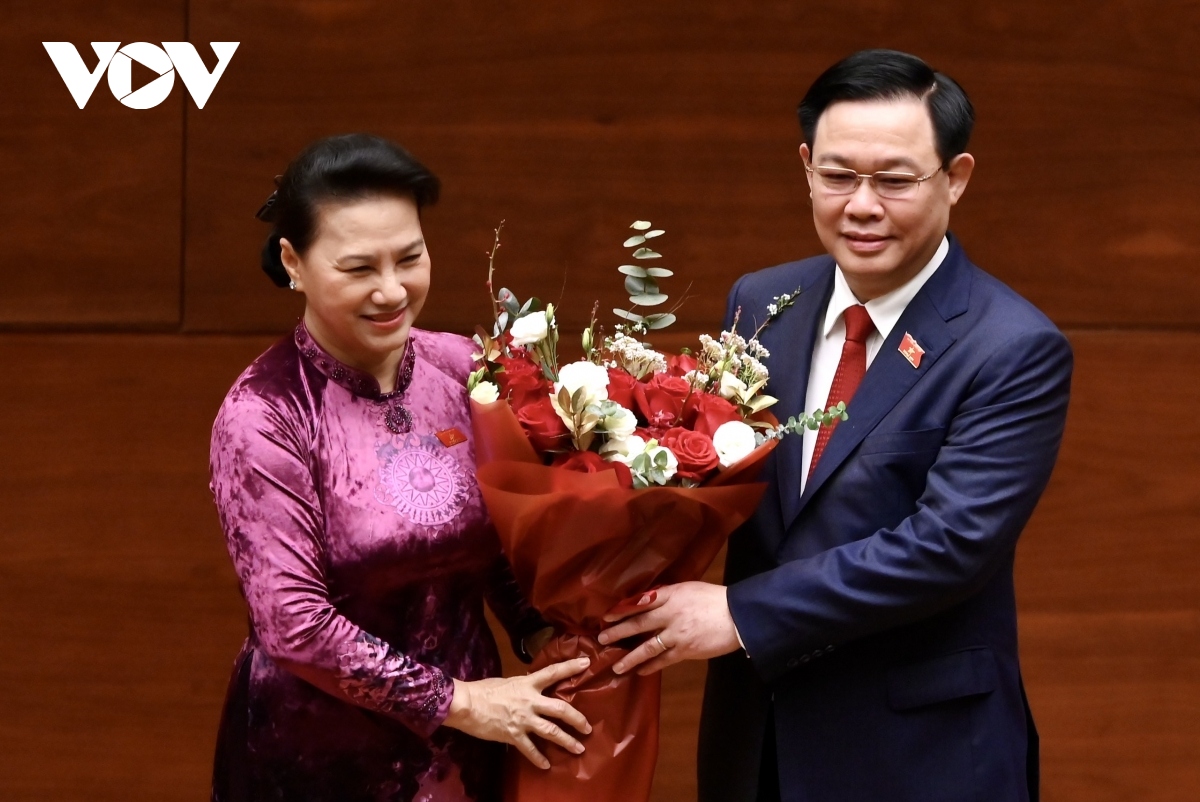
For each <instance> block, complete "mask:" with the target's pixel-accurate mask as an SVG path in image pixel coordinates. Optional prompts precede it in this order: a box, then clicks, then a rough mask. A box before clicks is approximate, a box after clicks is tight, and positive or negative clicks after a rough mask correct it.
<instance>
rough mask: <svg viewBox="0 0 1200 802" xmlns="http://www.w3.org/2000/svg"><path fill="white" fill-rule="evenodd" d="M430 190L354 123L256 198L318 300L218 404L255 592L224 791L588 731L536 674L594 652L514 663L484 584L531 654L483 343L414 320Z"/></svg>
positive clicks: (273, 267)
mask: <svg viewBox="0 0 1200 802" xmlns="http://www.w3.org/2000/svg"><path fill="white" fill-rule="evenodd" d="M437 191H438V182H437V179H436V178H435V177H434V176H433V175H432V174H431V173H429V171H428V170H426V169H425V168H424V167H423V166H421V165H420V164H419V163H418V162H416V161H415V160H414V159H413V158H412V157H411V156H410V155H409V154H408V153H406V152H405V151H404V150H402V149H401V148H399V147H397V146H396V145H394V144H392V143H390V142H387V141H386V140H382V139H378V138H376V137H370V136H366V135H360V134H356V135H349V136H342V137H333V138H330V139H326V140H321V141H319V142H317V143H314V144H313V145H312V146H310V147H309V148H308V149H307V150H306V151H305V152H304V153H302V154H301V155H300V156H299V157H298V158H297V159H296V160H295V161H294V162H293V163H292V164H291V165H290V166H289V167H288V170H287V172H286V173H285V174H284V175H283V176H282V179H281V181H280V184H279V189H278V191H277V192H276V193H275V195H273V196H272V198H271V200H269V201H268V203H267V205H266V206H265V207H264V208H263V210H262V211H260V213H259V216H260V217H261V218H263V219H265V220H268V221H270V222H272V223H273V224H274V232H273V234H272V236H271V237H270V238H269V239H268V241H267V245H266V247H265V248H264V252H263V267H264V269H265V270H266V271H267V273H268V275H270V276H271V277H272V278H273V279H274V280H275V281H276V283H277V284H280V285H281V286H290V287H291V288H292V289H294V290H296V291H299V292H302V293H304V295H305V301H306V307H305V311H304V317H303V320H302V322H301V323H300V324H299V325H298V326H297V327H296V329H295V331H294V332H292V333H291V334H289V335H288V336H287V337H285V338H284V339H283V340H281V341H280V342H278V343H276V344H275V345H274V346H272V347H271V348H270V349H268V350H267V351H266V352H265V353H264V354H262V356H260V357H259V358H258V359H256V360H255V361H254V363H253V364H251V365H250V367H249V368H247V370H246V371H245V372H244V373H243V374H242V375H241V377H240V378H238V380H237V382H236V383H235V384H234V386H233V388H232V389H231V390H230V391H229V394H228V396H227V397H226V399H225V402H224V404H223V405H222V407H221V410H220V413H219V414H218V416H217V420H216V423H215V425H214V427H213V435H212V453H211V471H212V490H213V494H214V497H215V499H216V504H217V508H218V511H219V514H220V519H221V524H222V527H223V528H224V531H225V536H226V540H227V544H228V547H229V554H230V556H231V558H232V559H233V563H234V567H235V568H236V571H237V575H238V579H239V581H240V585H241V590H242V594H243V596H244V597H245V600H246V604H247V606H248V608H249V613H250V636H249V638H248V639H247V641H246V644H245V646H244V647H243V649H242V652H241V654H240V655H239V657H238V660H237V663H236V665H235V668H234V672H233V678H232V680H231V683H230V689H229V695H228V698H227V701H226V706H225V711H224V715H223V718H222V722H221V731H220V734H219V739H218V746H217V759H216V765H215V768H214V774H213V791H212V798H213V800H214V802H243V800H255V802H257V801H258V800H286V801H287V802H291V801H293V800H295V801H296V802H299V801H300V800H303V801H304V802H326V801H328V802H360V801H361V802H393V801H394V802H410V801H411V802H416V801H418V800H419V801H420V802H458V801H459V800H493V799H498V798H499V796H500V787H501V778H500V772H501V766H502V758H503V750H504V747H503V744H504V743H508V744H511V745H513V746H514V747H515V748H517V749H519V750H520V751H521V752H522V753H524V754H525V755H526V757H528V758H529V759H530V760H532V761H533V762H534V763H535V764H537V765H540V766H543V767H545V766H548V763H547V762H546V760H545V757H544V756H543V755H541V754H540V753H539V752H538V750H537V748H536V747H535V746H534V744H533V742H532V740H531V737H530V736H531V735H537V736H539V737H542V738H544V739H546V740H548V741H550V742H552V743H556V744H558V745H560V746H562V747H563V748H566V749H569V750H572V751H575V752H580V751H582V749H583V747H582V745H581V744H580V743H579V741H578V740H577V739H576V738H575V737H574V736H573V735H572V734H570V733H569V731H568V730H573V731H574V732H577V733H586V732H588V731H590V726H589V724H588V723H587V721H585V720H584V718H583V717H582V716H581V715H580V714H579V713H578V712H577V711H575V710H574V709H573V708H571V707H570V706H568V705H566V704H565V703H563V702H559V701H557V700H552V699H549V698H548V697H546V696H543V695H542V690H543V689H544V688H546V687H548V686H550V685H552V684H553V683H555V682H557V681H558V680H561V679H563V678H566V677H568V676H572V675H574V674H576V673H578V672H579V671H581V670H582V669H583V668H584V667H585V666H586V661H584V662H580V661H572V662H568V663H560V664H558V665H555V666H551V667H549V668H547V669H544V670H543V671H541V672H538V673H535V674H532V675H529V676H526V677H518V678H512V679H500V678H498V676H497V675H498V674H499V670H500V661H499V655H498V652H497V648H496V644H495V642H494V640H493V638H492V636H491V633H490V630H489V629H488V626H487V623H486V621H485V619H484V612H483V605H484V603H485V601H486V602H487V603H488V604H489V605H490V606H491V608H492V610H493V611H494V612H495V613H496V615H497V617H498V618H499V619H500V620H501V622H502V623H503V624H504V626H505V628H506V629H507V631H508V633H509V635H510V636H511V637H512V639H513V643H514V646H515V647H516V648H517V649H518V650H519V653H522V654H523V655H526V656H527V654H526V652H525V646H526V645H528V644H530V643H531V641H537V640H541V641H542V642H544V637H545V632H544V627H545V623H544V622H543V621H542V620H541V618H540V617H539V616H538V615H537V613H536V612H535V611H534V610H532V609H531V608H530V607H529V606H528V605H527V604H526V603H525V602H524V600H523V598H522V597H521V594H520V592H519V591H518V590H517V587H516V584H515V582H514V580H513V577H512V574H511V570H510V568H509V566H508V563H507V561H506V560H505V559H504V557H503V556H502V554H501V551H500V546H499V542H498V541H497V539H496V535H495V532H494V530H493V529H492V528H491V526H490V524H489V522H488V518H487V513H486V511H485V509H484V506H483V503H482V499H481V496H480V493H479V489H478V487H477V485H476V483H475V479H474V473H473V446H472V442H471V425H470V412H469V406H468V403H467V397H466V392H465V389H464V385H465V379H466V376H467V373H468V371H469V370H470V367H471V350H472V343H471V342H470V341H469V340H467V339H465V338H463V337H459V336H456V335H451V334H443V333H436V332H431V331H423V330H419V329H415V328H412V324H413V321H414V320H415V319H416V317H417V315H418V314H419V313H420V311H421V307H422V305H423V303H424V301H425V296H426V293H427V291H428V288H429V276H430V262H429V254H428V251H427V249H426V247H425V243H424V239H423V237H422V232H421V223H420V214H419V212H420V209H421V207H422V206H425V205H427V204H429V203H432V202H433V201H434V200H436V197H437ZM555 719H557V720H558V721H555ZM560 724H561V726H560Z"/></svg>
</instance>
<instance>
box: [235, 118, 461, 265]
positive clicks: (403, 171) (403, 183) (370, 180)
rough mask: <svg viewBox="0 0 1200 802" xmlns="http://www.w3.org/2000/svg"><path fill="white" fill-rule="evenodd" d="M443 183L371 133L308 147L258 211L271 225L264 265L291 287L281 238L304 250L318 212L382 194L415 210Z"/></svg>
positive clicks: (429, 200)
mask: <svg viewBox="0 0 1200 802" xmlns="http://www.w3.org/2000/svg"><path fill="white" fill-rule="evenodd" d="M440 188H441V184H440V183H439V182H438V179H437V176H435V175H434V174H433V173H431V172H430V171H429V170H428V169H427V168H426V167H425V165H423V164H421V163H420V162H419V161H417V160H416V159H415V158H413V157H412V155H411V154H409V152H408V151H406V150H405V149H404V148H402V147H400V146H399V145H397V144H395V143H394V142H389V141H388V140H386V139H383V138H382V137H378V136H372V135H371V134H343V135H341V136H331V137H328V138H326V139H320V140H317V141H316V142H314V143H312V144H311V145H309V146H308V147H307V148H305V149H304V151H303V152H302V153H301V154H300V155H299V156H297V157H296V158H295V160H293V161H292V163H291V164H289V165H288V167H287V170H285V171H284V173H283V175H282V176H280V178H279V186H278V189H277V190H276V191H275V193H274V194H273V195H272V196H271V197H270V199H269V200H268V201H267V203H266V205H264V206H263V208H262V209H260V210H259V212H258V218H259V219H260V220H265V221H267V222H269V223H271V224H272V225H273V230H272V231H271V235H270V236H269V237H267V242H266V244H265V245H264V246H263V252H262V269H263V272H264V273H266V274H267V276H269V277H270V279H271V281H273V282H275V284H276V285H278V286H280V287H286V286H288V281H289V277H288V274H287V271H286V270H284V269H283V261H282V259H281V256H280V245H279V240H280V239H281V238H286V239H287V241H288V242H290V243H291V244H292V247H293V248H294V249H295V250H296V253H298V254H303V253H304V252H305V251H307V250H308V248H309V246H311V245H312V243H313V240H314V239H315V237H316V235H317V215H318V212H319V211H320V206H321V205H322V204H325V203H347V202H350V201H356V200H362V199H364V198H372V197H377V196H380V195H384V196H388V195H393V196H398V197H408V198H412V199H413V200H414V201H415V202H416V204H417V210H418V211H419V210H420V209H421V208H423V207H425V206H429V205H431V204H434V203H436V202H437V199H438V193H439V191H440Z"/></svg>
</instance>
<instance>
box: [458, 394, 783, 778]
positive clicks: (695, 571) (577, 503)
mask: <svg viewBox="0 0 1200 802" xmlns="http://www.w3.org/2000/svg"><path fill="white" fill-rule="evenodd" d="M472 406H473V413H474V420H473V426H474V432H475V451H476V459H477V461H478V463H479V466H480V467H479V474H478V477H479V486H480V489H481V491H482V493H483V498H484V501H485V502H486V504H487V507H488V512H489V513H490V514H491V517H492V521H493V523H494V524H495V526H496V531H497V532H498V534H499V536H500V542H501V545H502V546H503V548H504V552H505V554H506V555H507V556H508V559H509V561H510V562H511V563H512V566H513V571H514V573H515V574H516V578H517V582H518V583H519V584H520V586H521V590H522V591H523V592H524V593H525V594H526V597H527V598H528V599H529V601H530V602H531V603H532V604H533V606H534V607H536V608H537V609H538V610H539V611H540V612H541V613H542V615H543V616H545V618H546V619H547V620H548V621H550V622H551V623H553V624H554V625H555V628H556V630H558V631H559V633H560V634H558V636H557V637H555V638H554V639H553V640H552V641H551V642H550V643H549V644H548V645H547V646H546V648H545V649H543V650H542V652H541V653H540V654H539V655H538V656H537V658H536V659H535V660H534V662H533V665H532V666H531V670H537V669H539V668H542V667H544V666H547V665H551V664H553V663H557V662H561V661H563V660H570V659H572V658H575V657H578V656H580V655H583V654H586V655H588V656H589V657H590V658H591V661H592V662H591V665H590V666H589V667H588V669H587V670H586V671H585V672H583V673H582V674H580V675H578V676H576V677H573V678H572V679H570V680H567V681H565V682H562V683H560V684H559V685H558V686H557V687H556V688H555V689H554V691H553V693H554V695H555V696H557V697H558V698H560V699H563V700H565V701H567V702H569V703H570V704H572V705H573V706H575V708H576V709H578V710H579V712H581V713H582V714H583V715H584V716H585V717H586V718H587V719H588V721H589V722H591V724H592V728H593V729H592V732H591V734H589V735H586V736H582V737H581V740H582V742H583V744H584V746H585V747H586V751H585V752H584V753H583V754H582V755H573V754H571V753H569V752H567V751H566V750H564V749H561V748H559V747H557V746H555V745H553V744H550V743H548V742H545V741H539V746H540V747H541V748H542V750H543V753H544V754H545V755H546V757H547V758H548V759H549V760H550V764H551V768H550V769H549V770H548V771H545V770H542V769H539V768H537V767H535V766H533V765H532V764H530V763H529V762H528V761H527V760H526V759H525V758H524V757H522V756H521V755H520V754H519V753H517V752H516V751H515V750H510V753H509V765H508V767H507V770H506V776H505V799H506V802H562V801H563V800H576V799H578V800H588V801H589V802H608V800H613V801H614V802H616V801H617V800H620V802H645V800H648V799H649V797H650V786H651V783H652V781H653V779H654V765H655V763H656V761H657V759H658V718H659V716H658V713H659V689H660V682H661V679H660V675H659V674H654V675H652V676H649V677H639V676H637V675H636V674H633V675H625V676H617V675H616V674H614V673H613V671H612V665H613V664H614V663H616V662H617V661H618V660H619V659H620V658H621V657H622V656H624V655H625V654H627V653H628V651H629V649H630V648H632V647H633V646H636V644H628V643H625V644H611V645H609V646H601V645H600V644H599V643H598V642H597V641H596V639H595V636H596V635H597V634H598V633H599V632H600V630H601V629H602V628H603V627H604V623H603V620H602V619H603V616H604V614H605V613H606V612H608V611H609V610H611V609H612V608H613V607H614V606H616V605H617V603H618V602H620V601H621V600H622V599H626V598H629V597H633V596H637V595H640V594H641V593H643V592H645V591H646V590H649V589H650V588H652V587H654V586H656V585H665V584H673V583H676V582H684V581H687V580H694V579H699V578H700V577H701V576H702V575H703V574H704V571H705V570H706V569H707V568H708V566H709V565H710V564H711V563H712V561H713V559H714V558H715V557H716V556H717V554H718V552H720V550H721V547H722V545H724V543H725V540H726V539H727V538H728V537H729V535H730V534H731V533H732V532H733V530H734V529H736V528H737V527H738V526H740V525H741V524H742V523H743V522H744V521H745V520H746V519H748V518H749V517H750V515H751V514H752V513H753V512H754V509H755V507H757V505H758V502H759V500H760V499H761V498H762V494H763V491H764V490H765V485H764V484H762V483H759V482H757V481H756V479H757V477H758V473H759V471H760V469H761V467H762V463H763V460H765V459H766V457H767V454H768V453H770V451H771V450H772V449H773V448H774V446H775V441H770V442H768V443H766V444H764V445H763V446H761V447H759V448H758V449H756V450H755V451H754V452H753V453H752V454H751V455H749V456H748V457H746V458H745V459H743V460H742V461H740V462H738V463H737V464H736V465H733V466H730V467H729V468H727V469H726V470H724V471H722V472H721V473H719V474H717V475H716V476H715V477H713V478H712V479H710V480H709V481H708V482H706V483H705V484H704V485H703V486H701V487H694V488H681V487H652V488H645V489H642V490H631V489H627V488H622V487H620V486H619V485H618V483H617V477H616V474H615V472H613V471H601V472H598V473H578V472H574V471H567V470H562V469H558V468H551V467H547V466H545V465H543V464H542V462H541V460H540V459H539V458H538V456H537V454H536V452H535V451H534V449H533V447H532V446H531V445H530V443H529V441H528V439H527V438H526V436H525V434H524V432H523V430H522V429H521V425H520V423H518V421H517V419H516V415H515V414H514V413H513V411H512V409H511V408H510V407H509V405H508V404H506V403H493V404H486V405H483V404H473V405H472Z"/></svg>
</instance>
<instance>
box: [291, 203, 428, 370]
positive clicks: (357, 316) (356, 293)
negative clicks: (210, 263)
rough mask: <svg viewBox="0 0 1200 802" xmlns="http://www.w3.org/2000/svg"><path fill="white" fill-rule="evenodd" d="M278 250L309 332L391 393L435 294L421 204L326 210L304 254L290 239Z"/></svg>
mask: <svg viewBox="0 0 1200 802" xmlns="http://www.w3.org/2000/svg"><path fill="white" fill-rule="evenodd" d="M280 244H281V246H282V258H283V264H284V267H285V268H286V269H287V271H288V274H289V275H290V276H291V278H292V280H293V281H294V282H295V284H296V289H297V290H298V291H300V292H303V293H304V295H305V299H306V302H307V304H306V307H305V310H304V323H305V325H306V326H307V327H308V330H309V332H310V333H311V334H312V335H313V337H314V338H315V339H316V340H317V342H319V343H320V344H321V345H322V346H323V347H324V348H325V349H326V350H327V351H329V352H330V354H332V355H333V356H334V357H336V358H337V359H339V360H341V361H342V362H344V363H346V364H347V365H350V366H351V367H355V368H358V369H360V370H364V371H366V372H368V373H371V374H372V375H374V376H375V377H376V378H377V379H380V385H381V387H382V389H384V391H385V392H386V391H387V390H389V389H390V387H388V386H386V385H390V383H391V382H392V381H393V380H394V378H395V366H396V364H397V362H398V360H399V358H400V354H401V353H402V349H403V347H404V344H405V343H406V342H407V340H408V333H409V330H410V328H411V327H412V325H413V323H414V321H416V319H417V315H418V314H420V312H421V307H422V306H424V304H425V296H426V295H427V294H428V292H429V266H430V265H429V252H428V250H427V249H426V248H425V239H424V237H423V236H422V232H421V218H420V215H419V214H418V211H417V204H416V202H415V201H414V200H413V199H412V198H410V197H404V196H394V195H377V196H369V197H366V198H362V199H358V200H353V201H349V202H345V203H340V202H335V203H325V204H322V205H321V206H319V207H318V211H317V225H316V237H315V239H314V240H313V242H312V245H311V246H309V248H308V250H307V251H305V253H304V254H298V253H296V251H295V249H294V248H293V247H292V244H291V243H290V242H288V241H287V240H286V239H284V240H282V241H281V243H280Z"/></svg>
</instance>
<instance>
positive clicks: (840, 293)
mask: <svg viewBox="0 0 1200 802" xmlns="http://www.w3.org/2000/svg"><path fill="white" fill-rule="evenodd" d="M948 253H950V241H949V240H948V239H947V238H946V237H942V243H941V244H940V245H938V249H937V251H936V252H935V253H934V254H933V258H932V259H930V260H929V263H928V264H927V265H925V267H923V268H921V272H919V273H917V275H915V276H913V277H912V278H910V279H909V280H908V281H906V282H904V283H903V284H901V285H900V286H899V287H897V288H896V289H894V290H892V291H891V292H889V293H887V294H886V295H881V296H879V297H878V298H875V299H873V300H870V301H867V302H866V303H865V304H863V306H865V307H866V308H867V314H868V315H870V316H871V322H872V323H874V324H875V330H876V331H878V332H879V334H880V335H881V336H882V337H883V339H885V340H886V339H887V337H888V335H889V334H891V333H892V329H893V328H895V326H896V323H897V322H898V321H899V320H900V316H901V315H902V314H904V310H905V308H906V307H907V306H908V304H909V302H910V301H912V299H913V298H914V297H916V294H917V293H918V292H920V290H921V288H922V287H924V286H925V282H926V281H929V279H930V277H931V276H932V275H933V274H934V273H935V272H936V271H937V269H938V268H939V267H941V264H942V262H944V261H945V260H946V254H948ZM858 303H859V300H858V299H857V298H855V297H854V293H853V292H851V290H850V285H849V284H847V283H846V277H845V276H844V275H843V274H842V267H841V265H838V267H837V270H835V271H834V276H833V295H832V296H831V297H830V299H829V306H828V307H827V308H826V310H825V328H824V334H825V336H826V337H828V336H829V335H830V334H832V333H833V329H834V326H836V325H837V323H838V321H839V320H840V319H841V317H842V313H843V312H845V311H846V310H847V309H849V308H850V307H852V306H855V305H856V304H858Z"/></svg>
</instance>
